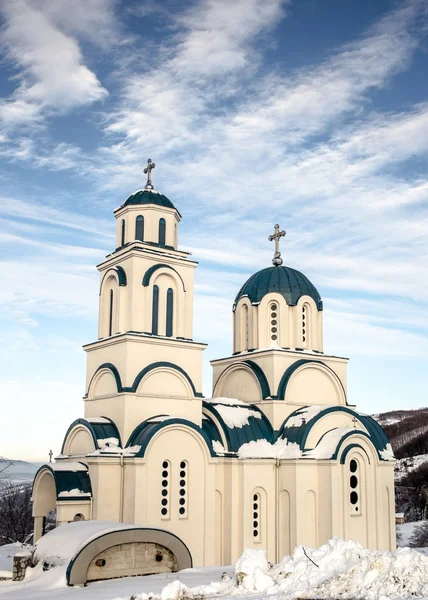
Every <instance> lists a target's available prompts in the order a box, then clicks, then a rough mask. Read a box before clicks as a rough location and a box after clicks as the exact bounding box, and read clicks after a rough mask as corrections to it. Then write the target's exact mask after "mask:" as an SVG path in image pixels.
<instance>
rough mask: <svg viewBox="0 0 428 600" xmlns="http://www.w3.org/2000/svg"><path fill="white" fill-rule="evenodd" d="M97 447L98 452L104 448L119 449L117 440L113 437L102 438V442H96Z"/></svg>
mask: <svg viewBox="0 0 428 600" xmlns="http://www.w3.org/2000/svg"><path fill="white" fill-rule="evenodd" d="M97 444H98V447H99V448H100V450H103V449H104V448H109V449H110V448H113V449H114V448H117V449H119V440H118V439H117V438H115V437H109V438H103V439H102V440H101V439H100V440H97Z"/></svg>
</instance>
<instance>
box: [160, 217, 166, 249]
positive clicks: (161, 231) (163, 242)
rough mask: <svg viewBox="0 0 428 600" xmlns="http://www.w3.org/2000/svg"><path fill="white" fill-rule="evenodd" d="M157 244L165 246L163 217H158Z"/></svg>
mask: <svg viewBox="0 0 428 600" xmlns="http://www.w3.org/2000/svg"><path fill="white" fill-rule="evenodd" d="M159 246H165V219H159Z"/></svg>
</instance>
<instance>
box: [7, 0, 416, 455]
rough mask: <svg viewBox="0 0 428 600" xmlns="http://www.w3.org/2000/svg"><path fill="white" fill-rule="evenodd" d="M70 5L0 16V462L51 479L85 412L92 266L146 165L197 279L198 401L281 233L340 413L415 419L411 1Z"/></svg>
mask: <svg viewBox="0 0 428 600" xmlns="http://www.w3.org/2000/svg"><path fill="white" fill-rule="evenodd" d="M72 6H73V8H72V10H70V2H69V1H68V0H55V2H52V1H51V0H3V2H2V3H1V5H0V11H1V44H2V56H3V60H2V61H1V63H0V69H1V76H0V85H1V91H2V100H1V102H0V124H1V126H0V160H1V166H2V168H1V170H0V184H1V188H0V220H1V233H0V244H1V247H2V253H1V260H2V263H3V264H2V277H1V279H0V302H1V314H0V325H1V331H2V344H1V348H0V355H1V365H2V368H1V371H0V377H1V389H2V408H3V410H2V435H1V447H0V454H2V455H7V456H10V457H12V458H26V459H33V460H39V459H41V460H42V459H45V458H47V454H48V451H49V449H50V448H52V449H53V450H54V452H59V450H60V445H61V441H62V437H63V434H64V433H65V431H66V428H67V426H68V424H69V423H70V422H71V421H72V420H74V418H76V417H78V416H81V415H82V414H83V402H82V400H81V397H82V395H83V394H84V391H85V390H84V379H85V356H84V352H83V351H82V349H81V346H82V344H84V343H87V342H90V341H93V340H94V339H95V337H96V332H97V303H98V291H97V290H98V273H97V271H96V269H95V265H96V264H97V263H99V262H100V261H101V260H102V259H103V257H104V256H105V254H107V253H108V252H109V251H111V250H112V249H113V248H114V228H115V223H114V218H113V214H112V211H113V210H114V209H115V208H116V207H118V206H119V205H120V204H121V203H122V202H123V201H124V199H125V198H127V196H128V195H129V194H130V193H131V192H133V191H134V190H135V189H138V188H139V187H141V186H142V185H143V184H144V175H143V173H142V171H143V168H144V164H145V162H146V160H147V158H148V157H149V156H150V157H151V158H152V159H153V160H154V161H155V162H156V165H157V166H156V170H155V172H154V183H155V187H156V189H158V190H159V191H161V192H162V193H164V194H166V195H167V196H168V197H169V198H170V199H171V200H172V201H173V202H174V203H175V205H176V206H177V207H178V208H179V210H180V212H181V214H182V215H183V217H184V218H183V221H182V223H181V225H180V246H181V248H182V249H186V250H190V251H191V252H192V253H193V257H194V258H195V259H196V260H198V261H199V263H200V265H199V267H198V270H197V276H196V298H195V331H194V337H195V339H197V340H200V341H205V342H208V343H209V348H208V349H207V351H206V352H205V386H204V393H205V394H206V395H210V383H211V371H210V366H209V360H210V359H212V358H216V357H220V356H226V355H228V354H229V353H230V351H231V342H232V322H231V307H232V302H233V299H234V296H235V294H236V292H237V291H238V289H239V288H240V286H241V285H242V283H243V282H244V281H245V280H246V278H247V277H248V276H249V275H250V274H251V273H253V272H254V271H256V270H258V269H260V268H263V267H265V266H268V265H269V264H270V260H271V255H272V248H271V244H270V243H269V242H268V241H267V236H268V235H269V234H270V233H271V232H272V227H273V224H274V223H276V222H278V223H280V225H281V227H282V228H284V229H286V231H287V236H286V238H285V240H284V241H283V243H282V251H283V257H284V260H285V263H286V264H288V265H290V266H292V267H294V268H297V269H299V270H302V271H303V272H304V273H305V274H306V275H307V276H308V277H310V279H311V280H312V281H313V282H314V284H315V285H316V286H317V288H318V289H319V291H320V293H321V295H322V297H323V300H324V308H325V310H324V344H325V351H326V352H327V353H332V354H338V355H343V356H348V357H350V359H351V360H350V364H349V389H348V395H349V400H350V401H351V402H352V403H356V404H357V405H358V407H359V409H361V410H362V411H364V412H370V413H371V412H378V411H384V410H390V409H394V408H411V407H414V408H416V407H419V406H422V405H426V404H427V392H426V390H427V367H428V362H427V355H428V258H427V256H428V235H427V232H428V169H427V167H428V76H427V71H428V69H427V66H428V54H427V50H428V45H427V34H428V8H427V5H426V2H425V1H424V0H410V1H403V2H391V1H386V0H378V1H377V2H372V1H368V0H361V1H359V2H351V1H346V2H344V1H343V0H323V1H321V0H295V1H294V2H292V1H289V2H287V1H282V0H264V1H263V2H260V1H259V0H234V1H233V2H230V0H196V1H195V2H184V1H182V0H163V1H162V0H159V1H157V2H155V1H154V0H153V1H152V0H147V1H144V0H142V1H136V0H135V1H131V0H125V1H122V2H121V1H119V0H116V1H114V0H73V2H72Z"/></svg>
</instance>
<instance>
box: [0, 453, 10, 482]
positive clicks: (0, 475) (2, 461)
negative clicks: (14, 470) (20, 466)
mask: <svg viewBox="0 0 428 600" xmlns="http://www.w3.org/2000/svg"><path fill="white" fill-rule="evenodd" d="M12 465H13V462H12V461H11V460H9V459H8V458H5V457H4V456H0V479H5V478H7V477H9V474H8V473H7V470H8V468H9V467H11V466H12Z"/></svg>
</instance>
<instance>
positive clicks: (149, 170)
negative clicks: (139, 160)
mask: <svg viewBox="0 0 428 600" xmlns="http://www.w3.org/2000/svg"><path fill="white" fill-rule="evenodd" d="M155 167H156V165H155V163H154V162H152V159H151V158H148V159H147V167H146V168H145V169H144V175H147V183H146V185H145V186H144V189H145V190H152V189H153V185H152V171H153V169H154V168H155Z"/></svg>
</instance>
